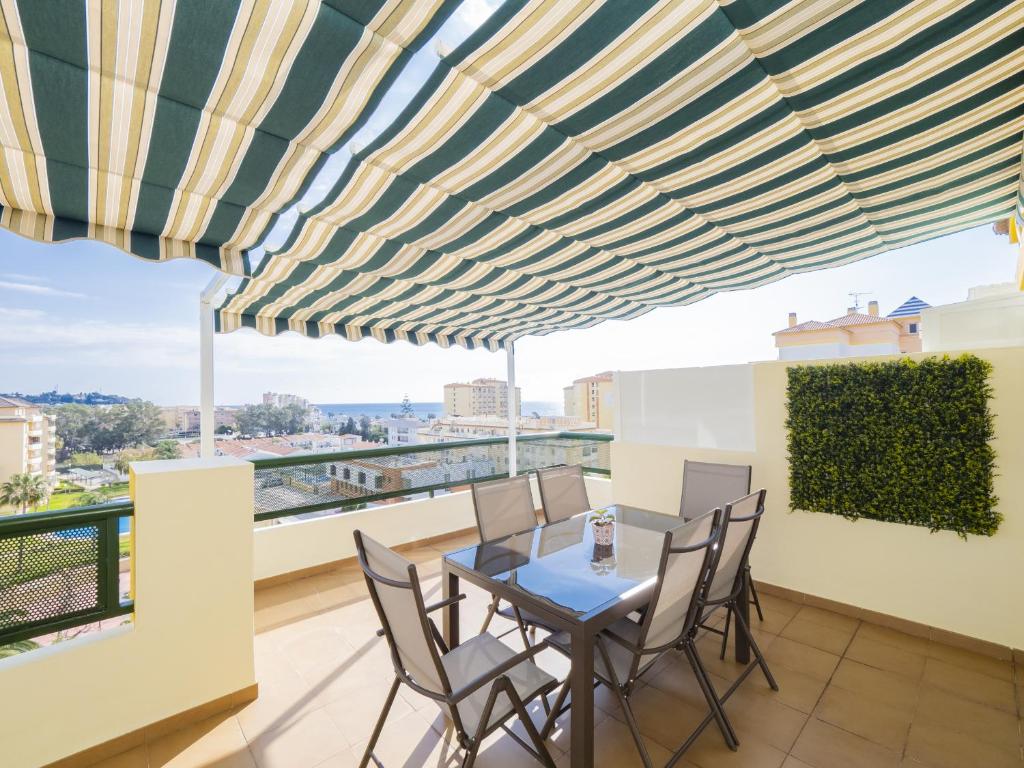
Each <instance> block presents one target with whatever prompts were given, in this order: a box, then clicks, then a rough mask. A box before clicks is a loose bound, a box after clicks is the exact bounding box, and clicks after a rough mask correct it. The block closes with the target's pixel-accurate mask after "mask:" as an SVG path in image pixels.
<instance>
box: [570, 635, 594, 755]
mask: <svg viewBox="0 0 1024 768" xmlns="http://www.w3.org/2000/svg"><path fill="white" fill-rule="evenodd" d="M569 674H570V676H571V680H570V688H569V690H570V692H571V693H572V709H570V712H571V717H570V726H571V732H572V742H571V745H570V753H569V756H570V758H571V764H572V768H591V767H592V766H593V765H594V638H593V637H592V636H591V635H590V634H588V633H586V632H584V631H583V628H582V627H580V628H579V629H576V630H575V631H573V633H572V669H571V670H570V672H569Z"/></svg>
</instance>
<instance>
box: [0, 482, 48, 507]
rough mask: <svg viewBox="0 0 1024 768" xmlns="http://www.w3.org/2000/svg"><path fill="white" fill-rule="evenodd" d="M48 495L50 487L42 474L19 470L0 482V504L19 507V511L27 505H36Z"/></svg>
mask: <svg viewBox="0 0 1024 768" xmlns="http://www.w3.org/2000/svg"><path fill="white" fill-rule="evenodd" d="M49 495H50V488H49V486H48V485H47V484H46V480H45V479H44V478H43V476H42V475H32V474H29V473H28V472H19V473H18V474H15V475H11V478H10V479H9V480H8V481H7V482H5V483H0V504H3V505H7V506H11V507H21V513H22V514H25V513H26V512H28V508H29V507H38V506H39V505H40V504H41V503H42V502H43V501H45V500H46V498H47V497H48V496H49Z"/></svg>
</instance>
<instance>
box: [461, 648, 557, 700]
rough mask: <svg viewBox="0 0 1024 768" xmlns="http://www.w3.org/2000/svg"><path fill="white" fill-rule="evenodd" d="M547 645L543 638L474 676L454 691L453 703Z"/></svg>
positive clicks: (530, 657) (531, 656)
mask: <svg viewBox="0 0 1024 768" xmlns="http://www.w3.org/2000/svg"><path fill="white" fill-rule="evenodd" d="M547 647H548V641H547V640H543V641H541V642H539V643H537V644H536V645H533V646H531V647H529V648H527V649H526V650H525V651H522V652H521V653H517V654H516V655H515V656H513V657H512V658H511V659H508V660H507V661H504V662H502V663H501V664H499V665H498V666H496V667H495V668H494V669H489V670H487V671H486V672H484V673H483V674H482V675H479V676H477V677H475V678H473V679H472V680H470V681H469V682H468V683H466V685H464V686H462V687H461V688H459V690H457V691H452V694H451V703H452V704H457V703H458V702H460V701H462V700H463V699H464V698H466V697H467V696H469V695H470V694H473V693H476V692H477V691H478V690H480V689H481V688H483V687H484V686H485V685H487V683H489V682H492V681H493V680H497V679H498V678H499V677H501V676H502V675H504V674H505V673H506V672H508V671H509V670H510V669H512V668H513V667H517V666H519V665H520V664H522V663H523V662H524V661H528V660H529V659H532V658H533V657H534V656H536V655H537V654H538V653H540V652H541V651H543V650H544V649H545V648H547Z"/></svg>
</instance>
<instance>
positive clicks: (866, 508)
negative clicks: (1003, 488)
mask: <svg viewBox="0 0 1024 768" xmlns="http://www.w3.org/2000/svg"><path fill="white" fill-rule="evenodd" d="M991 368H992V366H991V364H989V363H988V362H986V361H985V360H982V359H980V358H978V357H975V356H974V355H963V356H962V357H958V358H956V359H950V358H948V357H944V358H941V359H940V358H928V359H925V360H922V361H920V362H914V361H913V360H909V359H903V360H898V361H886V362H879V363H846V364H831V365H806V366H796V367H792V368H789V369H788V374H789V382H788V386H787V395H788V407H789V417H788V419H787V421H786V426H787V428H788V430H789V485H790V508H791V509H793V510H797V509H802V510H805V511H808V512H824V513H827V514H833V515H843V516H844V517H847V518H850V519H856V518H859V517H866V518H870V519H872V520H883V521H886V522H892V523H904V524H906V525H920V526H925V527H927V528H930V529H931V530H933V531H938V530H948V531H956V532H957V533H958V534H960V535H961V536H966V535H967V534H968V533H974V534H981V535H985V536H991V535H992V534H994V533H995V532H996V529H997V528H998V527H999V523H1000V520H1001V515H1000V514H999V513H998V512H997V511H996V510H995V505H996V497H995V496H994V495H993V493H992V475H993V467H994V462H995V453H994V451H993V450H992V446H991V444H990V440H991V439H992V435H993V426H992V414H991V413H990V412H989V407H988V402H989V398H990V396H991V388H990V386H989V384H988V376H989V373H990V371H991Z"/></svg>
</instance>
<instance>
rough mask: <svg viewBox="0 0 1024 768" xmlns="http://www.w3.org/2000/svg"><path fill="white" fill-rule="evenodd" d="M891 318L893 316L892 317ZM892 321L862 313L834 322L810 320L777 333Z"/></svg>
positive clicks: (844, 316)
mask: <svg viewBox="0 0 1024 768" xmlns="http://www.w3.org/2000/svg"><path fill="white" fill-rule="evenodd" d="M890 317H891V316H890ZM888 322H890V320H889V319H888V318H886V317H878V316H877V315H865V314H862V313H860V312H856V313H854V314H852V315H843V316H842V317H837V318H835V319H834V320H826V321H825V322H821V321H820V320H808V321H807V322H805V323H799V324H797V325H794V326H793V327H792V328H783V329H782V330H781V331H776V332H775V333H777V334H778V333H795V332H797V331H820V330H824V329H826V328H839V329H844V328H846V327H847V326H850V325H871V324H872V323H888Z"/></svg>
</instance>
